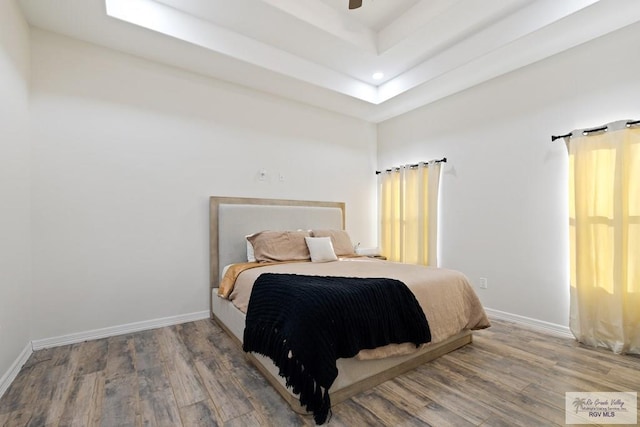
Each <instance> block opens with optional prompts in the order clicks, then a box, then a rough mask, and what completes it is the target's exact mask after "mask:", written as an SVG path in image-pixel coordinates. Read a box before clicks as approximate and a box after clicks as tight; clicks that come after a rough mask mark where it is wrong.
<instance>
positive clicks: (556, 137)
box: [551, 120, 640, 142]
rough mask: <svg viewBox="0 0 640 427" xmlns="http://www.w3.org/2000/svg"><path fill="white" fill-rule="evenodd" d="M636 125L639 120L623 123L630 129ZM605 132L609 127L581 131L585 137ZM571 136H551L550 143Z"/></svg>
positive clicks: (571, 134)
mask: <svg viewBox="0 0 640 427" xmlns="http://www.w3.org/2000/svg"><path fill="white" fill-rule="evenodd" d="M638 124H640V120H629V121H628V122H627V123H625V126H626V127H628V128H630V127H631V126H635V125H638ZM607 130H609V126H601V127H597V128H593V129H585V130H583V131H582V135H584V136H587V135H589V134H590V133H595V132H606V131H607ZM572 136H573V132H569V133H567V134H564V135H551V142H553V141H555V140H556V139H564V138H571V137H572Z"/></svg>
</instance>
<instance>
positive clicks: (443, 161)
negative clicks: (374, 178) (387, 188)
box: [376, 157, 447, 175]
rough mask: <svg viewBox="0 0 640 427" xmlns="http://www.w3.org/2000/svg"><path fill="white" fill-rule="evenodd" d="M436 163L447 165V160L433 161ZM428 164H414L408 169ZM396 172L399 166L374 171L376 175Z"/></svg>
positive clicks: (444, 158)
mask: <svg viewBox="0 0 640 427" xmlns="http://www.w3.org/2000/svg"><path fill="white" fill-rule="evenodd" d="M434 161H435V162H436V163H447V158H446V157H443V158H441V159H440V160H434ZM428 164H429V162H420V163H416V164H415V165H409V167H410V168H417V167H418V166H420V165H428ZM394 170H395V171H397V170H400V166H396V167H394V168H391V169H386V170H384V171H376V175H380V174H381V173H382V172H393V171H394Z"/></svg>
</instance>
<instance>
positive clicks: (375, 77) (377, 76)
mask: <svg viewBox="0 0 640 427" xmlns="http://www.w3.org/2000/svg"><path fill="white" fill-rule="evenodd" d="M383 77H384V73H381V72H379V71H378V72H377V73H373V75H372V76H371V78H372V79H373V80H382V78H383Z"/></svg>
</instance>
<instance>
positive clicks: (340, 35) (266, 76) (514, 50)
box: [20, 0, 640, 122]
mask: <svg viewBox="0 0 640 427" xmlns="http://www.w3.org/2000/svg"><path fill="white" fill-rule="evenodd" d="M20 3H21V6H22V8H23V11H24V12H25V16H26V17H27V19H28V21H29V22H30V24H31V25H33V26H36V27H40V28H43V29H46V30H50V31H54V32H57V33H61V34H64V35H68V36H71V37H74V38H78V39H81V40H85V41H88V42H92V43H96V44H98V45H102V46H106V47H109V48H113V49H116V50H119V51H123V52H126V53H130V54H133V55H137V56H141V57H144V58H148V59H151V60H154V61H158V62H161V63H165V64H169V65H172V66H177V67H181V68H184V69H188V70H191V71H194V72H197V73H199V74H203V75H206V76H211V77H215V78H219V79H223V80H226V81H230V82H234V83H237V84H240V85H244V86H247V87H250V88H253V89H257V90H260V91H263V92H268V93H272V94H275V95H278V96H282V97H285V98H290V99H294V100H297V101H300V102H304V103H307V104H310V105H314V106H317V107H320V108H325V109H328V110H331V111H336V112H339V113H343V114H348V115H351V116H354V117H358V118H362V119H365V120H368V121H371V122H379V121H383V120H386V119H388V118H391V117H394V116H396V115H399V114H402V113H405V112H407V111H410V110H412V109H414V108H417V107H420V106H422V105H426V104H428V103H430V102H434V101H436V100H438V99H441V98H443V97H446V96H448V95H451V94H453V93H456V92H459V91H461V90H464V89H467V88H469V87H471V86H473V85H476V84H479V83H482V82H484V81H486V80H488V79H491V78H494V77H497V76H500V75H502V74H504V73H507V72H509V71H513V70H515V69H517V68H520V67H523V66H526V65H528V64H531V63H533V62H535V61H538V60H541V59H544V58H546V57H548V56H550V55H554V54H556V53H559V52H561V51H563V50H566V49H569V48H571V47H573V46H576V45H579V44H581V43H584V42H587V41H589V40H592V39H594V38H596V37H600V36H602V35H604V34H607V33H609V32H611V31H615V30H617V29H619V28H622V27H624V26H626V25H630V24H632V23H634V22H637V21H640V1H638V0H600V1H597V0H482V1H479V0H364V1H363V5H362V7H361V8H359V9H356V10H349V9H348V8H347V6H348V0H56V1H52V0H21V1H20ZM375 72H380V73H384V77H383V78H382V79H380V80H375V79H374V78H373V77H372V75H373V74H374V73H375Z"/></svg>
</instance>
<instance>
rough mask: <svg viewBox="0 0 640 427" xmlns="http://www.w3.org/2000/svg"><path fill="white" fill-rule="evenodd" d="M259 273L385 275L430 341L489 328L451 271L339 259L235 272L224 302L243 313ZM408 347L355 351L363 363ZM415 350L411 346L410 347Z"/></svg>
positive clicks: (476, 303) (460, 277)
mask: <svg viewBox="0 0 640 427" xmlns="http://www.w3.org/2000/svg"><path fill="white" fill-rule="evenodd" d="M262 273H291V274H304V275H314V276H343V277H389V278H394V279H397V280H400V281H402V282H404V283H405V284H406V285H407V286H408V287H409V289H411V291H412V292H413V293H414V294H415V296H416V299H417V300H418V302H419V303H420V306H421V307H422V309H423V310H424V312H425V315H426V316H427V320H428V321H429V327H430V328H431V338H432V342H433V343H437V342H440V341H444V340H445V339H447V338H449V337H451V336H453V335H456V334H457V333H459V332H461V331H463V330H465V329H472V330H473V329H483V328H487V327H489V326H490V323H489V320H488V319H487V316H486V314H485V312H484V309H483V308H482V304H481V303H480V300H479V299H478V296H477V295H476V293H475V291H474V290H473V288H472V287H471V285H470V284H469V281H468V280H467V278H466V276H465V275H464V274H462V273H460V272H457V271H454V270H447V269H443V268H433V267H425V266H418V265H411V264H401V263H395V262H389V261H380V260H376V259H371V258H345V259H340V260H339V261H334V262H327V263H312V262H305V263H293V264H275V265H267V266H264V267H257V268H251V269H248V270H245V271H243V272H242V273H240V274H239V275H238V277H237V279H236V282H235V286H234V287H233V290H232V292H231V294H230V295H229V300H231V301H232V303H233V304H234V305H235V306H236V307H237V308H238V309H240V310H241V311H242V312H243V313H246V311H247V306H248V304H249V297H250V296H251V289H252V287H253V283H254V282H255V280H256V279H257V278H258V276H259V275H260V274H262ZM410 347H412V346H411V345H409V346H405V345H391V346H387V347H383V348H382V349H375V350H367V351H363V352H361V353H360V355H359V357H360V358H363V359H368V358H378V357H386V356H390V355H395V354H403V353H406V352H407V350H408V349H409V348H410ZM413 348H414V349H415V347H414V346H413Z"/></svg>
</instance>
